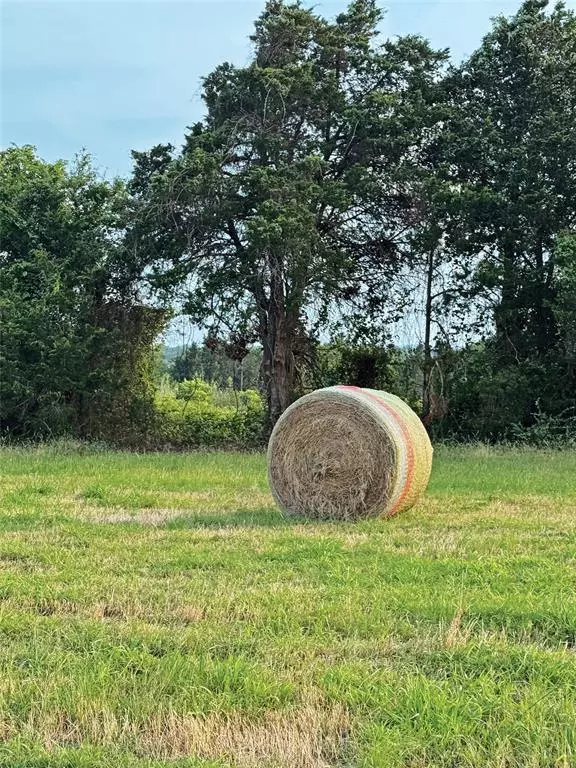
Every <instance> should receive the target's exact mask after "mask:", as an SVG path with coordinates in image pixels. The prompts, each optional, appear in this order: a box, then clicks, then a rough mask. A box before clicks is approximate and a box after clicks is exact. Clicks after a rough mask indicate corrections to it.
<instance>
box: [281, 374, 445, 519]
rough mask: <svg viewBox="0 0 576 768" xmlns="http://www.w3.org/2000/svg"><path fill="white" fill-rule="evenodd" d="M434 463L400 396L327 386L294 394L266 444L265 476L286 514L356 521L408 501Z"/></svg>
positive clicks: (394, 509)
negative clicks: (292, 401) (266, 474)
mask: <svg viewBox="0 0 576 768" xmlns="http://www.w3.org/2000/svg"><path fill="white" fill-rule="evenodd" d="M431 468H432V445H431V444H430V440H429V438H428V435H427V433H426V430H425V429H424V426H423V425H422V422H421V421H420V419H419V418H418V416H417V415H416V414H415V413H414V411H413V410H412V409H411V408H410V407H409V406H408V405H406V403H404V402H403V401H402V400H400V398H399V397H396V396H395V395H390V394H388V393H387V392H378V391H376V390H373V389H360V388H359V387H346V386H337V387H328V388H326V389H319V390H316V392H312V393H311V394H309V395H305V396H304V397H302V398H300V400H297V401H296V402H295V403H294V404H293V405H291V406H290V408H288V409H287V411H286V412H285V413H284V414H283V415H282V416H281V418H280V419H279V421H278V423H277V424H276V426H275V428H274V431H273V432H272V436H271V437H270V443H269V445H268V477H269V481H270V488H271V490H272V494H273V495H274V498H275V499H276V501H277V503H278V505H279V506H280V507H281V509H283V510H284V511H285V512H286V513H287V514H289V515H303V516H305V517H312V518H317V519H335V520H358V519H363V518H371V517H380V516H389V515H394V514H396V513H397V512H401V511H403V510H406V509H409V508H410V507H412V506H413V505H414V504H415V503H416V501H417V500H418V499H419V497H420V496H421V495H422V493H423V492H424V489H425V488H426V485H427V484H428V479H429V477H430V470H431Z"/></svg>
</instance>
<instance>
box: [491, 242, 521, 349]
mask: <svg viewBox="0 0 576 768" xmlns="http://www.w3.org/2000/svg"><path fill="white" fill-rule="evenodd" d="M501 255H502V294H501V298H500V304H499V305H498V306H497V307H496V309H495V312H494V323H495V325H496V345H497V349H498V351H499V355H500V358H501V360H502V362H504V363H508V362H518V361H519V360H518V347H517V334H518V329H517V325H518V307H517V306H516V304H517V299H516V291H517V285H516V281H517V276H516V249H515V247H514V241H513V240H512V239H511V238H507V240H506V241H505V242H504V243H503V246H502V252H501Z"/></svg>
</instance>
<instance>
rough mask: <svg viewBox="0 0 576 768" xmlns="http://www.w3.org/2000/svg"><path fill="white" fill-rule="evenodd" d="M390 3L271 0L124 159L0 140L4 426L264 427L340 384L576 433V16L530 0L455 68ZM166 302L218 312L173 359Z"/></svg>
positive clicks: (446, 427)
mask: <svg viewBox="0 0 576 768" xmlns="http://www.w3.org/2000/svg"><path fill="white" fill-rule="evenodd" d="M380 16H381V14H380V11H379V10H378V9H377V7H376V3H375V2H374V1H373V0H354V2H351V3H350V5H349V8H348V10H347V11H346V12H344V13H341V14H340V15H339V16H338V17H337V18H336V19H335V20H334V21H329V20H326V19H324V18H322V17H321V16H319V15H317V14H316V13H315V12H314V11H313V10H307V9H306V8H304V7H302V6H301V5H299V4H298V3H293V2H288V1H286V2H283V1H282V0H269V2H268V3H267V4H266V8H265V10H264V12H263V13H262V14H261V15H260V17H259V18H258V19H257V21H256V24H255V28H254V33H253V35H252V38H251V40H252V44H253V55H252V58H251V60H250V62H249V63H248V64H247V65H246V66H243V67H236V66H233V65H231V64H227V63H224V64H222V65H220V66H219V67H217V68H216V69H215V70H214V71H213V72H212V73H211V74H209V75H208V76H207V77H206V78H205V79H204V81H203V97H204V102H205V107H206V116H205V118H204V119H203V120H202V121H201V122H199V123H197V124H195V125H193V126H191V127H190V128H188V129H187V132H186V133H185V135H184V140H183V143H182V146H181V148H180V149H175V148H174V147H172V146H171V145H158V146H155V147H153V148H152V149H150V151H148V152H133V159H134V170H133V174H132V176H131V177H130V179H128V180H114V181H107V180H105V179H102V178H100V177H99V176H98V175H97V173H96V172H95V171H94V169H93V167H92V165H91V161H90V159H89V158H88V157H87V156H83V155H82V156H79V157H78V158H76V160H75V161H74V162H72V163H71V164H67V163H65V162H63V161H62V162H57V163H47V162H44V161H43V160H41V159H40V158H39V157H38V156H37V154H36V151H35V149H34V148H33V147H29V146H22V147H16V146H14V147H10V148H8V149H6V150H4V151H2V152H1V153H0V227H1V230H0V236H1V245H0V268H1V279H0V312H1V321H2V325H1V334H0V366H1V368H0V428H1V430H2V435H3V436H4V437H6V438H9V439H22V438H43V437H50V436H58V435H61V434H69V435H75V436H80V437H83V438H88V439H94V438H98V439H105V440H113V441H115V442H120V443H124V444H126V445H136V446H151V447H152V446H154V445H160V446H164V447H170V446H171V445H177V446H178V447H182V446H184V447H185V445H187V444H190V445H192V444H201V443H203V442H205V441H206V442H209V443H210V444H216V443H217V441H218V435H220V434H222V435H224V434H225V435H226V439H225V440H224V441H223V442H224V443H226V444H241V443H242V441H243V440H246V441H247V442H250V443H253V442H254V440H255V439H256V437H255V436H256V435H257V434H260V435H262V437H263V438H264V437H265V436H266V434H267V432H269V430H270V428H271V427H272V426H273V424H274V423H275V421H276V420H277V419H278V417H279V415H280V414H281V413H282V412H283V410H284V409H285V408H286V407H287V406H288V405H289V404H290V403H291V402H292V401H293V400H294V398H295V397H297V396H298V395H299V394H301V393H302V392H305V391H308V390H309V389H310V388H313V387H316V386H323V385H327V384H332V383H336V382H338V381H346V382H349V383H355V384H358V385H363V386H375V387H381V388H386V389H389V390H391V391H393V392H396V393H397V394H399V395H401V396H402V397H404V398H405V399H407V400H408V401H409V402H410V403H411V404H412V405H413V406H414V407H416V408H417V409H418V410H419V411H420V413H421V415H422V418H423V420H424V422H425V423H426V425H427V426H428V428H429V429H430V431H431V432H432V433H433V434H434V435H435V436H437V437H442V438H457V439H475V438H480V439H485V440H501V439H525V440H532V441H540V442H545V441H547V440H554V441H556V440H557V441H562V440H564V441H565V440H570V439H574V433H575V431H576V131H575V130H574V126H575V125H576V77H574V61H575V57H576V15H575V14H574V12H572V11H570V10H567V9H566V8H565V7H564V6H563V5H562V4H556V5H555V6H554V7H553V8H550V7H549V5H548V2H546V0H525V2H523V3H522V5H521V7H520V9H519V10H518V12H517V13H516V14H515V15H514V16H512V17H510V18H505V17H498V18H496V19H495V20H494V22H493V26H492V29H491V31H490V32H489V33H488V35H487V36H486V37H485V38H484V39H483V40H482V42H481V44H480V46H479V48H478V49H477V50H476V51H475V52H474V53H473V54H472V55H471V56H470V57H469V58H468V59H466V60H465V61H464V62H462V63H461V64H459V65H457V66H456V65H450V64H449V61H448V52H446V51H437V50H434V49H432V48H431V46H430V45H429V44H428V43H427V42H426V41H425V40H423V39H422V38H420V37H418V36H416V35H409V36H406V37H402V38H398V39H395V40H382V41H381V40H380V39H379V38H378V37H377V34H376V33H377V27H378V24H379V21H380ZM176 307H178V310H177V311H178V313H183V314H184V315H186V316H187V317H188V318H189V320H190V322H191V323H193V324H196V325H199V326H201V327H203V328H204V329H205V333H206V335H205V339H204V340H203V343H202V344H201V345H192V346H190V347H188V348H185V349H184V350H182V354H179V355H178V356H177V357H175V358H172V360H171V361H170V362H168V363H167V362H166V361H163V359H162V355H163V353H162V351H161V350H160V349H159V347H158V338H159V337H160V334H161V332H162V331H164V330H165V329H166V328H167V325H168V323H169V322H170V319H171V317H172V316H173V314H174V313H175V312H176V309H175V308H176ZM407 323H408V324H412V327H413V330H414V333H415V335H416V341H415V342H414V343H412V344H410V345H408V346H410V348H407V345H406V343H405V339H403V338H402V336H401V335H400V336H399V334H398V328H399V326H400V325H403V326H406V324H407ZM327 340H329V341H328V342H327ZM189 381H193V382H196V383H195V384H193V385H191V384H187V383H186V382H189ZM202 381H204V382H208V383H210V385H211V386H210V387H209V388H208V390H205V389H204V388H203V387H202V386H200V383H201V382H202ZM178 382H180V384H179V383H178ZM249 390H258V391H259V392H260V394H261V397H262V403H263V405H262V406H261V407H260V406H258V405H257V401H258V397H257V396H256V400H255V399H254V396H253V395H252V394H246V395H245V396H244V397H243V399H242V398H239V397H238V396H237V393H238V392H240V391H249ZM218 391H225V392H231V393H232V397H231V398H228V395H226V396H224V395H223V396H222V397H220V396H219V395H218V394H217V393H218ZM199 393H202V396H201V397H200V394H199ZM198 398H200V399H198ZM258 402H260V401H258ZM218 409H224V410H218ZM241 412H242V413H243V414H244V416H246V418H244V416H242V417H241V416H240V415H239V414H240V413H241ZM246 414H248V415H246ZM208 424H211V425H212V426H211V427H210V429H208V427H206V429H204V426H205V425H208ZM203 425H204V426H203ZM220 430H222V431H220Z"/></svg>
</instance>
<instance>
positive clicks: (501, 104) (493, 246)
mask: <svg viewBox="0 0 576 768" xmlns="http://www.w3.org/2000/svg"><path fill="white" fill-rule="evenodd" d="M547 6H548V2H547V0H526V1H525V2H524V3H523V4H522V7H521V8H520V10H519V11H518V13H517V14H516V15H515V16H513V17H512V18H509V19H508V18H503V17H499V18H498V19H496V21H495V22H494V26H493V29H492V31H491V32H490V33H489V34H488V35H487V36H486V37H485V38H484V40H483V42H482V45H481V46H480V47H479V49H478V50H477V51H476V52H475V53H474V54H473V55H472V56H471V57H470V59H469V60H468V61H466V62H465V63H464V64H463V65H462V66H460V67H459V68H458V69H456V70H455V71H453V72H452V74H451V76H450V77H449V78H448V79H447V80H446V83H445V92H446V96H447V102H446V103H447V104H449V105H450V107H451V111H450V113H449V117H448V118H447V119H446V122H445V129H444V130H443V132H442V134H441V136H440V140H439V142H438V143H437V144H436V148H437V149H438V154H437V155H436V162H437V167H438V168H439V170H440V171H441V174H442V178H443V179H444V182H445V186H444V200H443V203H444V206H445V210H446V216H447V219H448V220H449V222H450V224H449V228H448V233H447V234H448V240H449V243H450V245H451V247H452V249H453V252H454V253H455V254H457V256H458V257H459V258H460V260H461V261H465V260H468V261H469V262H470V260H472V261H471V263H472V264H473V266H474V267H475V276H476V285H477V289H478V291H479V292H481V293H483V294H484V295H485V296H489V297H490V298H491V300H492V307H493V320H494V324H495V330H496V340H495V343H496V348H497V353H498V356H499V359H500V364H502V363H504V364H516V363H518V362H519V361H522V360H525V359H528V358H533V357H536V358H540V359H542V360H544V359H546V358H547V356H548V355H549V353H550V351H551V350H553V349H554V348H555V347H556V346H557V344H558V328H557V323H556V320H555V317H554V313H553V311H552V305H553V303H554V300H555V295H556V290H557V283H556V278H557V267H556V259H555V243H556V239H557V237H558V234H559V233H560V232H561V231H562V230H564V229H567V228H569V227H570V226H572V225H573V223H574V221H575V216H576V132H575V131H574V125H575V122H576V78H575V77H574V67H575V66H576V16H575V14H574V13H573V12H570V11H567V10H566V9H565V7H564V6H563V4H562V3H558V4H557V5H556V6H555V7H554V9H553V10H552V12H550V13H547V10H546V9H547ZM486 325H488V323H486Z"/></svg>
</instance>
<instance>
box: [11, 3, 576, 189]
mask: <svg viewBox="0 0 576 768" xmlns="http://www.w3.org/2000/svg"><path fill="white" fill-rule="evenodd" d="M346 4H347V3H346V2H345V1H344V0H342V1H340V0H318V1H317V2H316V3H314V5H315V7H316V10H317V11H318V12H320V13H322V14H324V15H326V16H333V15H334V14H336V13H338V12H339V11H340V10H342V9H343V8H344V7H345V6H346ZM519 5H520V0H439V1H438V2H422V0H401V1H398V0H397V1H396V2H394V1H393V0H392V1H391V2H382V7H383V8H385V9H387V13H386V16H385V21H384V24H383V29H382V32H383V34H384V35H387V36H393V35H402V34H407V33H418V34H421V35H423V36H424V37H427V38H428V39H429V40H431V42H432V44H433V45H434V46H436V47H438V48H444V47H449V48H450V49H451V51H452V56H453V59H454V60H460V59H461V58H462V57H463V56H464V55H466V54H468V53H471V52H472V51H473V50H474V48H475V47H476V46H477V44H478V43H479V41H480V39H481V37H482V35H483V34H485V33H486V32H487V31H488V29H489V27H490V18H491V17H492V16H495V15H498V14H499V13H504V14H506V15H509V14H512V13H514V12H515V11H516V9H517V8H518V7H519ZM567 5H568V6H569V7H572V8H574V7H576V0H569V2H568V3H567ZM263 7H264V0H180V2H174V1H173V0H164V1H163V2H160V0H123V1H122V2H113V1H112V0H98V1H97V2H95V1H94V0H68V2H62V1H61V0H42V1H39V0H4V2H3V3H2V11H1V13H2V83H1V96H2V102H1V106H2V134H1V140H2V141H1V143H2V146H6V145H8V144H10V143H16V144H25V143H29V144H35V145H36V146H37V147H38V151H39V154H40V156H41V157H43V158H44V159H46V160H55V159H57V158H65V159H69V158H72V157H73V155H74V154H75V152H77V151H78V150H80V149H81V148H82V147H85V148H86V149H87V150H88V151H89V152H90V153H91V154H92V155H93V156H94V158H95V161H96V163H97V165H98V167H99V168H100V169H101V170H102V171H103V172H105V173H106V175H107V176H113V175H116V174H122V175H126V174H128V173H129V171H130V167H131V160H130V150H131V149H148V148H149V147H151V146H152V145H154V144H157V143H158V142H168V141H169V142H172V143H175V144H177V145H179V144H180V143H181V141H182V137H183V133H184V130H185V127H186V126H187V125H190V124H191V123H192V122H194V121H196V120H198V119H199V118H200V117H201V115H202V102H201V100H200V80H201V78H202V76H204V75H206V74H208V73H209V72H210V71H211V70H212V69H213V68H214V67H215V66H216V65H217V64H219V63H220V62H222V61H226V60H227V61H232V62H234V63H236V64H243V63H246V62H247V61H248V59H249V56H250V43H249V40H248V35H249V34H250V32H251V29H252V24H253V21H254V19H255V18H256V17H257V16H258V14H259V12H260V11H261V10H262V8H263Z"/></svg>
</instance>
